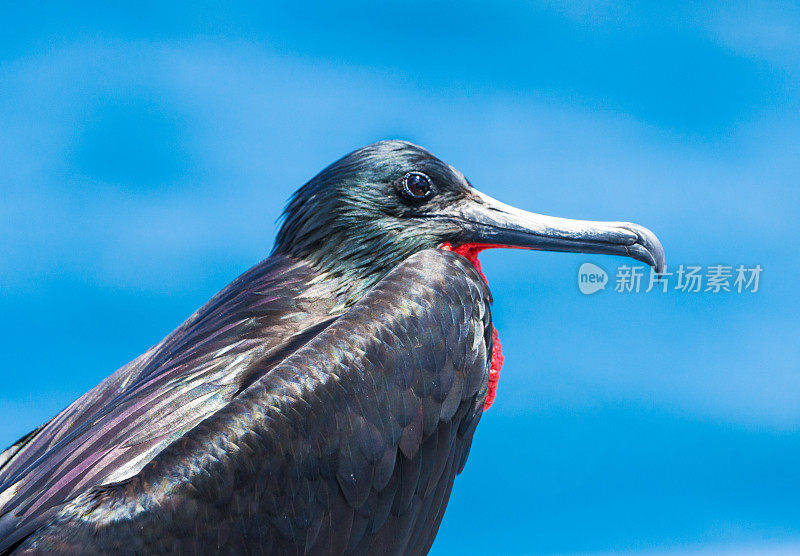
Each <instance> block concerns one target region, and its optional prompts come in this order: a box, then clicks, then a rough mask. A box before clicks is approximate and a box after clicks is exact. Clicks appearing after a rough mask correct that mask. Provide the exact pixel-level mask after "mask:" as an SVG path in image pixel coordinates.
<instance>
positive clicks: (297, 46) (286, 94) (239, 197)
mask: <svg viewBox="0 0 800 556" xmlns="http://www.w3.org/2000/svg"><path fill="white" fill-rule="evenodd" d="M161 4H162V3H155V2H152V3H148V2H144V3H139V4H137V5H136V6H135V7H133V6H130V7H127V8H116V7H115V8H112V7H109V6H106V5H99V4H98V5H94V4H90V3H80V2H73V3H64V4H63V5H61V6H46V7H45V6H41V7H37V8H36V9H32V8H27V7H22V6H21V5H19V4H17V5H12V6H9V5H5V6H4V7H2V8H0V17H2V20H3V21H5V22H7V25H6V29H5V32H4V33H3V35H2V37H0V122H2V127H0V199H2V202H0V237H1V238H2V241H0V314H2V315H3V316H4V318H3V319H2V320H0V350H2V353H3V364H2V366H0V378H1V379H2V383H3V387H2V389H0V444H3V445H6V444H9V443H10V442H12V441H13V440H15V439H16V438H17V437H19V436H20V435H22V434H23V433H25V432H27V431H28V430H30V429H32V428H33V427H35V426H37V425H38V424H40V423H41V422H43V421H44V420H46V419H47V418H48V417H50V416H52V415H53V414H54V413H55V412H57V411H58V410H60V409H61V408H63V407H64V406H65V405H67V404H68V403H69V402H70V401H72V400H73V399H74V398H76V397H78V396H79V395H80V394H82V393H83V392H84V391H86V390H87V389H89V388H90V387H92V386H93V385H95V384H96V383H97V382H99V381H100V380H101V379H102V378H104V377H105V376H106V375H108V374H110V373H111V372H112V371H113V370H114V369H116V368H117V367H119V366H121V365H122V364H124V363H126V362H127V361H129V360H130V359H132V358H133V357H135V356H137V355H138V354H139V353H141V352H142V351H144V350H145V349H146V348H147V347H149V346H150V345H152V344H153V343H155V342H157V341H158V340H159V339H161V337H163V335H165V334H166V333H168V332H169V331H170V330H171V329H173V328H174V327H175V326H177V325H178V324H179V323H180V322H181V321H182V320H183V319H184V318H185V317H186V316H188V315H189V314H191V313H192V312H193V311H194V310H195V309H196V308H197V307H198V306H200V305H201V304H202V303H203V302H204V301H205V300H207V299H208V298H209V297H210V296H211V295H213V294H214V293H215V292H216V291H218V290H219V289H220V288H222V287H223V286H224V285H225V284H226V283H227V282H229V281H230V280H232V279H233V278H234V277H236V276H237V275H238V274H239V273H240V272H242V271H244V270H245V269H247V268H248V267H249V266H251V265H252V264H254V263H256V262H257V261H259V260H260V259H262V258H263V257H265V256H266V255H267V254H268V252H269V249H270V247H271V245H272V240H273V237H274V233H275V220H276V218H277V217H278V214H279V212H280V210H281V208H282V206H283V203H284V202H285V200H286V198H287V197H288V195H289V194H290V193H291V192H292V191H293V190H294V189H295V188H297V187H298V186H299V185H301V184H302V183H304V182H305V181H306V180H307V179H308V178H310V177H311V176H312V175H313V174H315V173H316V172H317V171H318V170H320V169H321V168H322V167H324V166H325V165H326V164H328V163H329V162H331V161H333V160H334V159H336V158H338V157H339V156H341V155H342V154H344V153H346V152H348V151H350V150H352V149H354V148H357V147H359V146H362V145H364V144H367V143H370V142H373V141H375V140H379V139H384V138H404V139H409V140H411V141H414V142H416V143H419V144H421V145H423V146H425V147H427V148H429V149H430V150H432V151H433V152H434V153H435V154H437V155H438V156H440V157H441V158H443V159H444V160H446V161H448V162H450V163H452V164H453V165H455V166H456V167H458V168H459V169H460V170H462V171H463V172H464V173H465V174H466V175H467V176H468V177H469V179H470V180H471V181H472V183H474V184H475V185H476V186H477V187H478V188H480V189H482V190H483V191H485V192H486V193H488V194H490V195H492V196H494V197H497V198H500V199H501V200H504V201H506V202H509V203H512V204H515V205H517V206H519V207H521V208H525V209H528V210H533V211H536V212H543V213H548V214H554V215H558V216H565V217H575V218H588V219H600V220H630V221H635V222H639V223H641V224H644V225H646V226H648V227H649V228H651V229H652V230H654V231H655V232H656V233H657V234H658V236H659V237H660V238H661V240H662V242H663V244H664V247H665V249H666V253H667V261H668V264H670V265H671V266H677V265H678V264H686V265H688V264H697V265H704V266H705V265H713V264H729V265H738V264H746V265H754V264H760V265H761V266H762V267H763V268H764V272H763V275H762V280H761V289H760V291H759V292H758V293H756V294H741V295H737V294H719V295H713V294H710V293H708V294H706V293H700V294H694V295H692V294H687V293H680V292H674V291H673V292H670V293H669V294H666V295H656V294H648V295H644V294H639V295H635V294H631V295H622V294H617V293H615V292H613V291H608V290H607V291H603V292H599V293H598V294H596V295H593V296H583V295H581V294H580V293H579V291H578V288H577V284H576V273H577V269H578V266H579V265H580V264H581V263H582V262H584V261H591V262H594V263H596V264H599V265H600V266H602V267H604V268H606V269H607V270H608V271H609V272H612V273H613V271H614V269H615V268H616V266H617V265H619V264H621V263H622V262H623V260H622V259H616V258H613V257H596V256H593V257H585V256H581V255H574V254H556V253H530V252H521V251H509V252H500V251H490V252H487V253H485V254H484V255H483V256H482V260H483V264H484V269H485V271H486V273H487V275H488V278H489V282H490V285H491V286H492V290H493V292H494V295H495V308H494V315H495V321H496V325H497V327H498V329H499V330H500V333H501V338H502V339H503V346H504V353H505V355H506V365H505V367H504V369H503V372H502V378H501V382H500V387H499V391H498V399H497V402H496V403H495V405H494V406H493V408H492V409H491V411H490V412H489V413H487V414H486V415H485V416H484V420H483V421H482V423H481V426H480V427H479V429H478V432H477V435H476V440H475V444H474V447H473V450H472V453H471V456H470V461H469V463H468V465H467V468H466V470H465V472H464V474H463V475H462V476H461V477H460V479H459V480H458V481H457V484H456V488H455V490H454V494H453V497H452V499H451V503H450V507H449V508H448V512H447V515H446V517H445V520H444V524H443V526H442V529H441V532H440V535H439V537H438V539H437V542H436V544H435V545H434V553H435V554H442V555H444V554H450V553H461V554H463V553H473V552H478V551H480V552H484V553H486V552H489V553H492V552H503V553H520V554H523V553H545V554H595V553H597V554H606V553H609V554H640V553H641V554H707V553H708V554H712V553H721V552H723V553H724V552H728V553H730V554H737V555H738V554H749V553H768V554H784V553H785V554H789V553H792V552H796V551H798V550H800V533H798V531H800V527H798V526H799V525H800V505H798V503H797V498H798V496H797V495H798V490H799V488H800V475H799V474H798V472H797V463H798V459H800V435H799V434H798V431H800V403H798V400H800V364H799V363H798V362H800V344H799V343H798V341H797V338H798V337H799V336H800V321H798V318H797V314H798V310H800V302H798V296H797V294H796V288H797V286H796V282H797V277H798V276H800V256H799V255H798V253H800V250H799V249H798V248H800V242H799V241H798V239H797V233H798V232H797V222H798V221H800V189H799V188H798V187H797V184H798V178H800V156H798V144H800V143H799V142H798V139H800V110H798V108H799V105H800V90H799V89H798V86H797V83H798V82H800V81H798V78H799V77H800V9H798V7H797V6H796V4H795V5H793V4H791V3H768V2H765V3H759V4H758V6H757V7H754V6H753V5H752V4H750V3H737V2H732V3H731V2H727V3H719V4H717V3H708V4H705V5H703V6H698V5H697V4H695V3H676V4H674V5H673V7H672V8H670V10H669V11H665V10H663V9H656V8H655V7H654V6H655V5H656V3H642V4H628V5H626V6H622V7H620V6H618V5H616V3H611V2H577V3H569V6H568V7H565V6H563V5H560V4H557V3H553V2H543V3H533V2H530V3H528V2H502V1H501V2H485V3H480V2H459V3H436V2H433V3H431V2H420V1H416V0H411V1H405V2H389V3H382V4H381V5H379V6H375V5H373V3H371V2H344V3H336V4H331V3H327V4H319V5H315V4H309V3H303V4H302V6H299V7H298V6H295V5H294V3H289V2H280V3H269V2H267V3H264V2H260V3H231V4H225V5H217V4H215V3H211V2H205V3H192V4H191V7H189V6H188V5H181V4H177V3H170V5H169V6H166V7H165V6H163V5H161Z"/></svg>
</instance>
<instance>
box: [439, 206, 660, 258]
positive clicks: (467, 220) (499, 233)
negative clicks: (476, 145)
mask: <svg viewBox="0 0 800 556" xmlns="http://www.w3.org/2000/svg"><path fill="white" fill-rule="evenodd" d="M451 210H452V212H451V211H448V213H449V214H448V215H447V216H448V217H450V218H452V219H454V220H455V221H456V222H457V223H458V224H459V226H460V227H461V229H462V235H461V237H459V238H458V241H459V243H460V244H467V243H469V244H472V243H476V244H481V245H487V246H496V247H516V248H521V249H536V250H540V251H565V252H575V253H593V254H602V255H622V256H624V257H631V258H632V259H636V260H637V261H641V262H643V263H647V264H648V265H650V266H651V267H653V269H654V270H655V271H656V272H663V271H664V268H665V261H664V249H663V248H662V247H661V242H660V241H658V238H657V237H656V236H655V234H654V233H653V232H651V231H650V230H648V229H647V228H645V227H643V226H640V225H638V224H632V223H630V222H595V221H591V220H570V219H568V218H558V217H554V216H545V215H542V214H536V213H533V212H527V211H524V210H520V209H518V208H514V207H512V206H509V205H507V204H505V203H501V202H500V201H497V200H496V199H492V198H491V197H489V196H488V195H484V194H483V193H481V192H480V191H477V190H475V191H474V195H473V196H471V197H470V198H469V199H467V200H466V201H464V202H462V203H461V204H460V205H458V206H457V207H455V208H453V209H451ZM442 216H444V215H442Z"/></svg>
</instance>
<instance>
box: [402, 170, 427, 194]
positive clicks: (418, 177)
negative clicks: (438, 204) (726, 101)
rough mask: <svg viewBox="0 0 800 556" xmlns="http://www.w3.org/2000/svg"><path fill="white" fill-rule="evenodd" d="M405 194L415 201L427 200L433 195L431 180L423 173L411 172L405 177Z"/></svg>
mask: <svg viewBox="0 0 800 556" xmlns="http://www.w3.org/2000/svg"><path fill="white" fill-rule="evenodd" d="M403 192H404V193H405V194H406V195H407V196H408V197H410V198H412V199H414V200H415V201H421V200H423V199H427V198H428V197H430V196H431V194H432V193H433V186H432V185H431V179H430V178H429V177H428V176H426V175H425V174H423V173H422V172H409V173H408V174H406V175H405V176H403Z"/></svg>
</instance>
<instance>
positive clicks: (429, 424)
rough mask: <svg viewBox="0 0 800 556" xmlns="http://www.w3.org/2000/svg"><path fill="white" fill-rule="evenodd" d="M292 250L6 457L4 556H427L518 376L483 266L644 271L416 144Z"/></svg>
mask: <svg viewBox="0 0 800 556" xmlns="http://www.w3.org/2000/svg"><path fill="white" fill-rule="evenodd" d="M281 218H282V220H281V223H280V227H279V230H278V232H277V236H276V239H275V243H274V246H273V249H272V251H271V253H270V254H269V256H268V257H267V258H266V259H264V260H263V261H262V262H260V263H258V264H256V265H255V266H254V267H252V268H251V269H249V270H247V271H246V272H244V273H243V274H242V275H241V276H239V277H238V278H237V279H235V280H234V281H233V282H231V283H230V284H229V285H228V286H226V287H225V288H224V289H222V290H221V291H220V292H219V293H218V294H216V295H215V296H214V297H213V298H211V300H210V301H208V302H207V303H206V304H205V305H204V306H203V307H201V308H200V309H199V310H197V311H196V312H195V313H194V314H193V315H191V316H190V317H189V318H188V319H187V320H186V321H185V322H184V323H183V324H181V325H180V326H179V327H178V328H177V329H176V330H175V331H173V332H172V333H170V334H169V335H168V336H167V337H165V338H164V339H163V340H162V341H161V342H159V343H158V344H156V345H155V346H153V347H152V348H150V349H149V350H147V351H146V352H145V353H143V354H142V355H141V356H139V357H138V358H136V359H134V360H133V361H131V362H130V363H129V364H127V365H125V366H123V367H122V368H120V369H119V370H117V371H116V372H114V373H113V374H111V375H110V376H109V377H108V378H106V379H105V380H103V381H102V382H100V384H98V385H97V386H96V387H95V388H93V389H92V390H90V391H88V392H87V393H86V394H84V395H83V396H81V397H80V398H79V399H77V400H76V401H74V402H73V403H72V404H71V405H69V406H68V407H67V408H66V409H64V410H63V411H61V412H60V413H59V414H57V415H56V416H55V417H53V418H52V419H51V420H50V421H49V422H47V423H46V424H44V425H42V426H41V427H39V428H37V429H36V430H34V431H32V432H30V433H29V434H27V435H25V436H23V437H22V438H21V439H20V440H19V441H17V442H15V443H14V444H13V445H12V446H10V447H9V448H8V449H6V450H5V451H3V452H2V453H0V554H12V553H13V554H41V553H81V554H108V553H117V554H150V553H159V554H184V553H187V554H204V553H237V554H239V553H247V554H381V555H385V554H425V553H427V552H428V551H429V549H430V547H431V545H432V543H433V540H434V538H435V536H436V533H437V531H438V529H439V525H440V523H441V521H442V518H443V515H444V512H445V508H446V507H447V503H448V499H449V497H450V493H451V490H452V488H453V484H454V481H455V478H456V476H457V475H458V474H459V473H461V471H462V469H463V468H464V465H465V463H466V460H467V456H468V454H469V451H470V446H471V444H472V439H473V435H474V433H475V430H476V427H477V425H478V423H479V422H480V420H481V417H482V415H483V413H484V412H485V411H486V410H487V409H488V408H489V407H490V406H491V405H492V402H493V401H494V399H495V395H496V389H497V386H498V379H499V372H500V369H501V367H502V363H503V355H502V352H501V346H500V340H499V336H498V333H497V331H496V330H495V328H494V326H493V325H492V318H491V304H492V296H491V293H490V290H489V288H488V284H487V281H486V278H485V275H484V274H483V272H482V269H481V266H480V262H479V260H478V255H479V253H480V252H482V251H483V250H485V249H488V248H500V247H506V248H518V249H529V250H547V251H570V252H581V253H592V254H611V255H621V256H626V257H630V258H632V259H635V260H637V261H640V262H644V263H646V264H648V265H650V266H652V267H653V268H654V269H655V271H656V272H662V271H663V269H664V264H665V263H664V260H665V259H664V250H663V248H662V246H661V243H660V242H659V240H658V239H657V238H656V236H655V235H654V234H653V233H652V232H651V231H649V230H648V229H646V228H644V227H642V226H640V225H637V224H633V223H628V222H594V221H583V220H570V219H565V218H557V217H550V216H544V215H541V214H536V213H532V212H527V211H523V210H520V209H517V208H514V207H512V206H509V205H506V204H504V203H502V202H500V201H497V200H495V199H493V198H492V197H489V196H488V195H486V194H484V193H481V192H480V191H478V190H477V189H476V188H475V187H474V186H473V185H472V184H471V183H470V182H469V180H467V178H466V177H465V176H464V175H463V174H462V173H461V172H459V171H458V170H456V169H455V168H454V167H452V166H450V165H449V164H447V163H445V162H443V161H441V160H440V159H438V158H437V157H436V156H434V155H433V154H431V153H430V152H429V151H427V150H425V149H424V148H422V147H419V146H417V145H414V144H412V143H409V142H406V141H399V140H388V141H380V142H377V143H374V144H371V145H368V146H366V147H363V148H360V149H358V150H355V151H353V152H351V153H349V154H347V155H346V156H344V157H342V158H340V159H339V160H337V161H336V162H334V163H332V164H331V165H329V166H328V167H326V168H325V169H324V170H322V171H321V172H320V173H318V174H317V175H316V176H315V177H313V178H312V179H311V180H310V181H308V182H307V183H306V184H305V185H303V186H302V187H300V188H299V189H298V190H297V191H296V192H295V193H294V194H293V195H292V197H291V198H290V200H289V201H288V203H287V205H286V208H285V210H284V212H283V215H282V217H281Z"/></svg>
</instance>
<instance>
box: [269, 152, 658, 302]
mask: <svg viewBox="0 0 800 556" xmlns="http://www.w3.org/2000/svg"><path fill="white" fill-rule="evenodd" d="M442 246H448V247H449V246H452V248H453V249H454V250H456V251H458V252H460V253H462V254H465V255H467V256H468V258H471V260H473V263H475V262H476V261H477V258H476V257H477V252H479V251H480V250H482V249H485V248H489V247H512V248H521V249H537V250H545V251H573V252H580V253H597V254H612V255H623V256H628V257H631V258H633V259H636V260H639V261H643V262H645V263H647V264H649V265H651V266H652V267H653V268H654V269H655V270H656V271H657V272H660V271H662V270H663V268H664V251H663V249H662V248H661V244H660V243H659V241H658V239H657V238H656V237H655V235H654V234H653V233H652V232H650V231H649V230H647V229H646V228H644V227H642V226H639V225H637V224H631V223H627V222H594V221H586V220H570V219H566V218H557V217H552V216H544V215H541V214H535V213H532V212H527V211H523V210H520V209H517V208H514V207H512V206H509V205H506V204H504V203H501V202H500V201H497V200H495V199H493V198H491V197H489V196H488V195H485V194H484V193H481V192H480V191H478V190H477V189H475V188H474V187H473V186H472V185H471V184H470V182H469V181H468V180H467V179H466V178H465V177H464V175H463V174H462V173H461V172H459V171H458V170H456V169H455V168H453V167H452V166H450V165H449V164H446V163H444V162H442V161H441V160H439V159H438V158H436V157H435V156H433V155H432V154H431V153H429V152H428V151H427V150H425V149H423V148H421V147H418V146H416V145H414V144H411V143H408V142H405V141H381V142H378V143H374V144H372V145H369V146H367V147H364V148H361V149H358V150H356V151H353V152H352V153H350V154H348V155H346V156H344V157H343V158H341V159H339V160H337V161H336V162H334V163H333V164H331V165H330V166H328V167H327V168H325V169H324V170H323V171H322V172H320V173H319V174H317V175H316V176H315V177H314V178H312V179H311V180H310V181H309V182H308V183H306V184H305V185H304V186H303V187H301V188H300V189H299V190H297V191H296V192H295V194H294V195H293V196H292V198H291V200H290V201H289V203H288V205H287V206H286V209H285V211H284V214H283V224H282V226H281V228H280V231H279V233H278V237H277V239H276V242H275V248H274V250H273V252H274V253H276V254H285V255H290V256H293V257H296V258H300V259H304V260H308V261H310V262H311V263H312V264H313V265H314V266H316V267H317V268H318V269H320V270H321V271H323V272H326V273H331V274H333V275H336V276H338V277H340V278H342V283H343V284H348V288H351V294H353V295H352V296H351V297H358V295H359V294H360V293H363V291H365V290H366V289H368V288H370V287H372V285H374V284H375V283H376V282H377V281H378V280H380V279H381V278H382V277H383V276H385V275H386V274H387V273H388V272H389V271H390V270H391V269H392V268H394V267H395V266H396V265H398V264H399V263H400V262H402V261H403V260H404V259H406V258H408V257H410V256H411V255H413V254H414V253H416V252H418V251H421V250H424V249H430V248H437V247H442Z"/></svg>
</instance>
